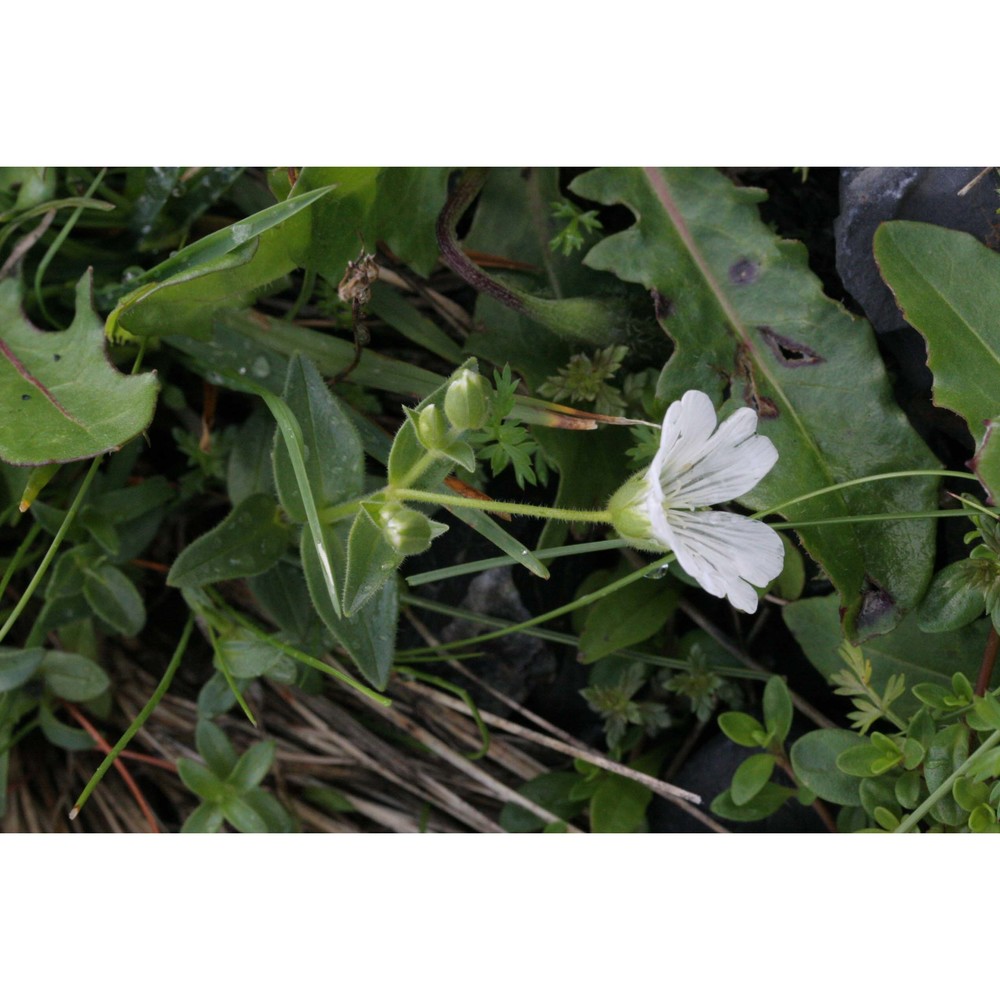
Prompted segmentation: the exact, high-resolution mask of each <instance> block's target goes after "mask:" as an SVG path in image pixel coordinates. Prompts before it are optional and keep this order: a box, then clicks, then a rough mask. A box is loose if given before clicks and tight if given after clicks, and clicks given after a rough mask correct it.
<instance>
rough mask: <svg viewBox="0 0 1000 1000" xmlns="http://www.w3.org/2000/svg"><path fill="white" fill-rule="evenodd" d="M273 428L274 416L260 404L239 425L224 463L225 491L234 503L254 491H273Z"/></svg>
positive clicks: (270, 492) (234, 504)
mask: <svg viewBox="0 0 1000 1000" xmlns="http://www.w3.org/2000/svg"><path fill="white" fill-rule="evenodd" d="M274 431H275V427H274V418H273V417H272V416H271V414H270V413H269V412H268V411H267V410H265V409H264V408H263V407H261V408H259V409H256V410H254V412H253V413H252V414H251V415H250V417H249V419H248V420H247V421H246V423H244V424H243V426H242V427H241V428H240V429H239V433H238V434H237V435H236V441H235V442H234V443H233V450H232V451H231V452H230V453H229V462H228V464H227V466H226V491H227V492H228V493H229V501H230V503H232V505H233V506H234V507H235V506H236V505H237V504H238V503H240V501H241V500H246V498H247V497H249V496H252V495H253V494H254V493H269V494H273V493H274V492H275V485H274V463H273V459H272V456H271V452H272V450H273V443H274Z"/></svg>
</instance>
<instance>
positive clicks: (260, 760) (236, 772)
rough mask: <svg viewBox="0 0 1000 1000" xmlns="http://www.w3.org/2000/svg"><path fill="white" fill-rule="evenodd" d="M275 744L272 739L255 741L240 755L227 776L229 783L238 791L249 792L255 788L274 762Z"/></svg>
mask: <svg viewBox="0 0 1000 1000" xmlns="http://www.w3.org/2000/svg"><path fill="white" fill-rule="evenodd" d="M275 749H276V744H275V742H274V740H266V741H264V742H262V743H255V744H254V745H253V746H252V747H250V749H249V750H247V752H246V753H245V754H243V756H242V757H240V760H239V763H238V764H237V765H236V767H235V768H234V769H233V773H232V774H231V775H230V776H229V783H230V784H231V785H232V786H233V788H235V789H237V791H239V792H249V791H250V789H252V788H256V787H257V786H258V785H259V784H260V783H261V782H262V781H263V780H264V778H265V777H267V772H268V771H269V770H270V769H271V765H272V764H273V763H274V753H275Z"/></svg>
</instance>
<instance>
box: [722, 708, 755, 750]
mask: <svg viewBox="0 0 1000 1000" xmlns="http://www.w3.org/2000/svg"><path fill="white" fill-rule="evenodd" d="M719 728H720V729H721V730H722V731H723V732H724V733H725V734H726V735H727V736H728V737H729V738H730V739H731V740H732V741H733V742H734V743H738V744H739V745H740V746H741V747H753V748H754V749H755V750H756V749H759V748H760V747H762V746H764V745H765V744H766V743H767V733H766V732H765V731H764V727H763V726H762V725H761V724H760V723H759V722H758V721H757V720H756V719H755V718H754V717H753V716H752V715H747V714H746V713H745V712H723V713H722V714H721V715H720V716H719Z"/></svg>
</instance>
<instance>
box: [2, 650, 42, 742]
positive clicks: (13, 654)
mask: <svg viewBox="0 0 1000 1000" xmlns="http://www.w3.org/2000/svg"><path fill="white" fill-rule="evenodd" d="M44 656H45V651H44V650H42V649H0V694H3V693H4V692H5V691H13V690H14V689H15V688H19V687H20V686H21V685H22V684H24V682H25V681H30V680H31V678H32V677H34V676H35V674H36V673H37V672H38V668H39V666H40V665H41V662H42V658H43V657H44ZM0 742H2V741H0Z"/></svg>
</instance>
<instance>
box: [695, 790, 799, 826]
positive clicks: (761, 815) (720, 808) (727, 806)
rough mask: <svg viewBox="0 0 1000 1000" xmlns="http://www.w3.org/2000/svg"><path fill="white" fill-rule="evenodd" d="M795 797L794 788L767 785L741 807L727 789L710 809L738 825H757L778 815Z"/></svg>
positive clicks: (714, 800)
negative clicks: (774, 814)
mask: <svg viewBox="0 0 1000 1000" xmlns="http://www.w3.org/2000/svg"><path fill="white" fill-rule="evenodd" d="M794 795H795V789H794V788H785V787H784V786H783V785H775V784H767V785H765V786H764V787H763V788H762V789H761V790H760V791H759V792H758V793H757V794H756V795H755V796H754V797H753V798H752V799H751V800H750V801H749V802H745V803H744V804H743V805H741V806H740V805H737V804H736V803H735V802H734V801H733V797H732V795H731V793H730V791H729V789H728V788H727V789H726V790H725V791H724V792H723V793H722V794H721V795H717V796H716V797H715V798H714V799H713V800H712V804H711V806H710V807H709V808H710V809H711V810H712V812H714V813H715V815H716V816H721V817H722V818H723V819H730V820H735V821H736V822H738V823H756V822H758V821H759V820H762V819H767V817H768V816H770V815H772V814H773V813H776V812H777V811H778V810H779V809H780V808H781V807H782V806H783V805H784V804H785V803H786V802H787V801H788V800H789V799H790V798H792V797H793V796H794Z"/></svg>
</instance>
